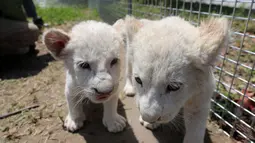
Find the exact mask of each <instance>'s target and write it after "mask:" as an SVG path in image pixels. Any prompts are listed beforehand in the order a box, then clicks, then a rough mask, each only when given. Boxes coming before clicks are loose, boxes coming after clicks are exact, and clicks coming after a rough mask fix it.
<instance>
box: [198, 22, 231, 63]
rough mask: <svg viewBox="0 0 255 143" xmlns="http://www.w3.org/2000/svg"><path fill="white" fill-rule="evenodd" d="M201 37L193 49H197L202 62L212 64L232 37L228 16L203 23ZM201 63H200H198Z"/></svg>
mask: <svg viewBox="0 0 255 143" xmlns="http://www.w3.org/2000/svg"><path fill="white" fill-rule="evenodd" d="M198 30H199V37H198V39H197V40H196V42H195V44H194V46H195V47H194V48H193V49H197V51H198V57H199V59H198V60H199V61H200V64H202V65H201V66H203V65H205V66H206V65H212V64H214V62H215V61H216V59H217V55H218V54H219V52H220V51H221V50H223V48H226V47H227V46H228V43H229V39H230V29H229V23H228V20H227V19H226V18H211V19H209V20H207V21H204V22H202V23H201V25H200V27H198ZM197 64H199V63H197Z"/></svg>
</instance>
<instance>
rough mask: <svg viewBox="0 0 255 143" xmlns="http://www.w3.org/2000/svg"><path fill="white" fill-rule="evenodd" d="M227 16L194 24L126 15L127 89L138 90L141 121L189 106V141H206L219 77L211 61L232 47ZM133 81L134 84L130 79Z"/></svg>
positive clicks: (163, 119) (166, 117)
mask: <svg viewBox="0 0 255 143" xmlns="http://www.w3.org/2000/svg"><path fill="white" fill-rule="evenodd" d="M228 25H229V24H228V21H227V20H226V19H224V18H211V19H210V20H207V21H204V22H202V23H201V26H199V27H194V26H192V25H191V24H190V23H188V22H187V21H185V20H183V19H181V18H179V17H167V18H164V19H162V20H158V21H147V24H143V21H142V20H139V19H136V18H134V17H130V16H127V17H126V19H125V26H126V32H127V37H128V46H127V48H128V49H127V51H128V53H127V57H128V61H129V64H128V66H129V67H128V68H129V69H130V70H129V72H128V76H127V77H130V82H129V81H128V80H127V83H126V86H128V87H126V90H125V91H126V94H130V93H135V94H136V95H135V97H136V103H137V106H138V108H139V111H140V114H141V116H140V118H139V120H140V122H141V123H142V124H143V125H144V126H146V127H148V128H151V129H153V128H156V127H158V125H159V124H163V123H168V122H170V121H171V120H172V119H173V118H175V117H176V115H177V114H178V113H179V111H180V109H181V108H183V109H184V120H185V127H186V134H185V137H184V141H183V142H184V143H203V142H204V134H205V129H206V120H207V116H208V113H209V109H210V102H211V101H210V99H211V96H212V95H213V91H214V88H215V82H214V77H213V72H212V64H213V63H214V62H215V60H216V57H217V55H218V53H219V51H220V50H221V49H222V48H224V47H226V46H227V43H228V39H229V28H228ZM128 82H129V83H128Z"/></svg>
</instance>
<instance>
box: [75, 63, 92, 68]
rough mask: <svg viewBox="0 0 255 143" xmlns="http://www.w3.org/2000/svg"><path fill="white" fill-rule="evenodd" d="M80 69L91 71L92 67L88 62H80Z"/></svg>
mask: <svg viewBox="0 0 255 143" xmlns="http://www.w3.org/2000/svg"><path fill="white" fill-rule="evenodd" d="M78 65H79V67H81V68H82V69H90V65H89V63H87V62H80V63H78Z"/></svg>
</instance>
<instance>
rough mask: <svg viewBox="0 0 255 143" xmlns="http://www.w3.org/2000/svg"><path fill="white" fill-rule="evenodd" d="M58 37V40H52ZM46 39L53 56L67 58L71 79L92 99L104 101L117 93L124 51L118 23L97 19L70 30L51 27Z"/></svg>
mask: <svg viewBox="0 0 255 143" xmlns="http://www.w3.org/2000/svg"><path fill="white" fill-rule="evenodd" d="M54 38H55V41H56V42H55V43H54V42H52V41H50V40H52V39H54ZM44 39H45V44H46V46H47V45H48V46H47V47H48V49H49V50H50V51H51V53H52V54H53V56H54V57H56V58H57V59H61V60H63V61H64V63H65V66H66V70H67V73H68V74H69V75H71V76H70V77H68V78H70V79H67V80H70V81H71V82H72V86H75V87H74V91H75V92H77V94H82V93H83V94H82V95H83V96H86V97H87V98H89V99H90V100H91V101H92V102H95V103H101V102H104V101H106V100H108V99H109V98H110V97H111V95H113V94H115V93H116V91H117V89H118V83H119V78H120V64H121V60H120V59H121V57H120V51H121V49H122V48H124V47H123V40H122V38H121V36H120V34H119V33H118V32H117V31H116V30H115V29H114V27H112V26H110V25H107V24H104V23H101V22H95V21H88V22H82V23H80V24H78V25H76V26H74V27H73V29H72V31H71V32H70V34H66V33H64V32H62V31H60V30H51V31H49V32H48V33H46V34H45V38H44ZM47 40H48V41H47ZM47 43H48V44H47ZM52 43H53V44H52ZM54 46H55V47H54ZM61 46H63V47H61ZM75 94H76V93H75Z"/></svg>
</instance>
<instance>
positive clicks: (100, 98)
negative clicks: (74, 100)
mask: <svg viewBox="0 0 255 143" xmlns="http://www.w3.org/2000/svg"><path fill="white" fill-rule="evenodd" d="M109 97H110V94H103V95H97V97H96V100H97V101H103V100H106V99H108V98H109Z"/></svg>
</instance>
